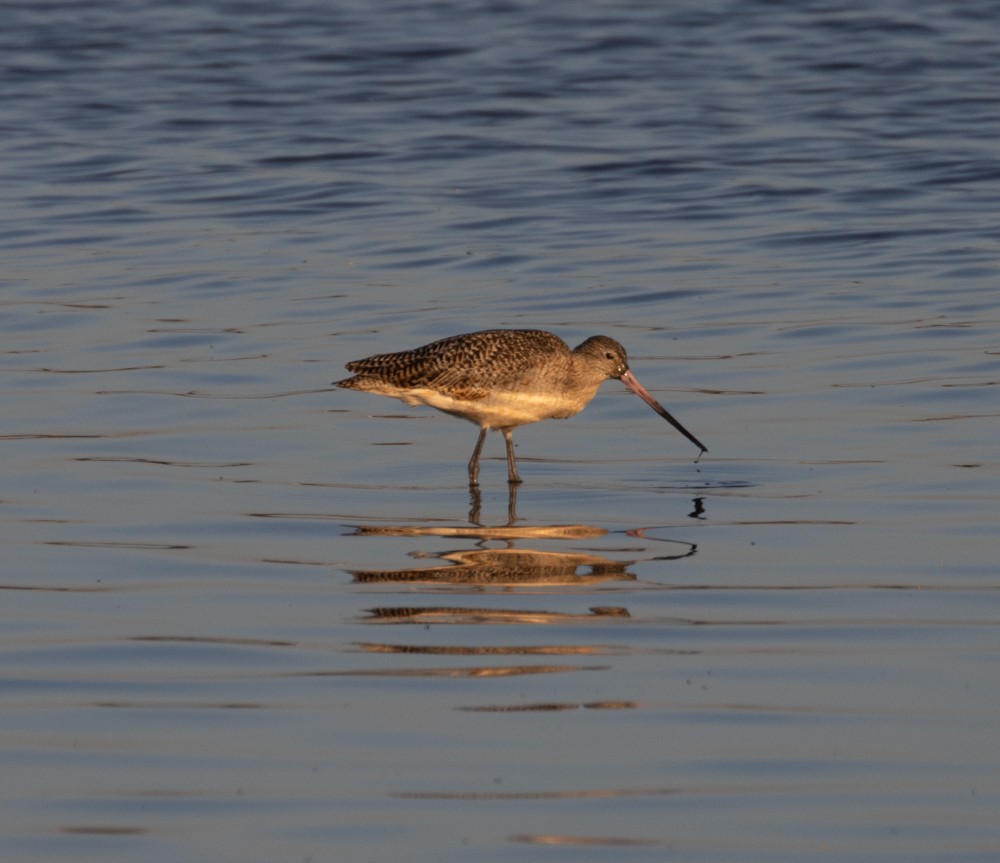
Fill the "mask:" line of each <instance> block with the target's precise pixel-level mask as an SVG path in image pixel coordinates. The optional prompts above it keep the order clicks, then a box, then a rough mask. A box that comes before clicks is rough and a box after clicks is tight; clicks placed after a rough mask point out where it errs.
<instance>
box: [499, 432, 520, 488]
mask: <svg viewBox="0 0 1000 863" xmlns="http://www.w3.org/2000/svg"><path fill="white" fill-rule="evenodd" d="M501 433H502V434H503V439H504V441H505V442H506V444H507V482H520V481H521V476H520V474H518V472H517V462H516V461H515V460H514V438H513V434H514V429H501Z"/></svg>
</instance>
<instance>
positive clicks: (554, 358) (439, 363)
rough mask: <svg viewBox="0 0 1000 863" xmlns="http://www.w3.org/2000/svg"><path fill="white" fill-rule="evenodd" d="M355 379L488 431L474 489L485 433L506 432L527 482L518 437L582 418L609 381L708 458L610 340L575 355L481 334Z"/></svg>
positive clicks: (526, 337)
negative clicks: (542, 425) (535, 427)
mask: <svg viewBox="0 0 1000 863" xmlns="http://www.w3.org/2000/svg"><path fill="white" fill-rule="evenodd" d="M347 369H348V371H351V372H354V377H351V378H346V379H345V380H342V381H335V382H334V383H335V384H336V385H337V386H339V387H344V388H345V389H354V390H363V391H365V392H371V393H376V394H378V395H384V396H390V397H392V398H398V399H401V400H402V401H404V402H405V403H406V404H409V405H420V404H425V405H429V406H431V407H434V408H437V409H438V410H440V411H444V412H445V413H449V414H452V415H453V416H458V417H461V418H463V419H466V420H468V421H469V422H472V423H475V424H476V425H478V426H479V427H480V429H481V432H480V435H479V440H478V442H477V444H476V449H475V451H474V452H473V454H472V459H471V460H470V461H469V481H470V483H471V484H473V485H475V484H476V483H477V481H478V474H479V454H480V451H481V450H482V445H483V441H484V439H485V437H486V432H487V431H488V430H490V429H497V430H499V431H500V432H501V433H502V434H503V436H504V439H505V441H506V444H507V468H508V480H509V481H510V482H520V477H519V476H518V473H517V466H516V462H515V459H514V447H513V441H512V439H511V433H512V431H513V430H514V429H515V428H517V427H518V426H522V425H526V424H527V423H533V422H538V421H539V420H544V419H561V418H565V417H570V416H573V415H574V414H576V413H579V412H580V411H581V410H583V408H585V407H586V406H587V404H589V402H590V400H591V399H592V398H593V397H594V395H595V393H596V392H597V389H598V387H599V386H600V385H601V384H602V383H603V382H604V381H606V380H608V379H609V378H619V379H621V380H622V381H623V382H624V383H625V384H626V386H628V387H629V389H632V390H633V391H634V392H636V393H638V394H639V395H640V396H641V397H642V398H643V399H644V400H645V401H646V402H647V403H649V404H650V405H651V406H652V407H653V408H654V410H656V411H657V412H658V413H660V414H661V415H662V416H663V417H664V418H665V419H667V420H668V421H669V422H670V423H671V424H673V425H674V426H675V427H676V428H677V429H679V430H680V431H681V432H682V433H683V434H684V435H685V436H686V437H688V438H689V439H690V440H691V441H692V442H694V443H695V444H696V445H697V446H698V447H700V448H701V449H702V451H704V450H705V447H704V446H702V444H700V443H699V442H698V441H697V439H695V438H694V437H692V436H691V434H690V433H689V432H687V431H686V430H685V429H684V428H683V427H682V426H681V425H680V424H679V423H678V422H677V421H676V420H675V419H673V417H671V416H670V415H669V414H668V413H667V412H666V411H665V410H664V409H663V408H662V406H660V405H659V404H658V403H657V402H656V401H655V400H653V399H652V397H651V396H650V395H649V393H647V392H646V391H645V390H644V389H643V388H642V387H641V386H640V385H639V383H638V381H636V380H635V378H634V377H633V376H632V373H631V372H630V371H629V368H628V357H627V356H626V354H625V349H624V348H623V347H622V346H621V345H620V344H618V342H616V341H615V340H614V339H611V338H608V337H607V336H591V337H590V338H589V339H587V340H586V341H584V342H583V343H582V344H580V345H578V346H577V347H576V348H574V349H573V350H572V351H571V350H570V349H569V347H568V346H567V345H566V343H565V342H564V341H563V340H562V339H560V338H559V337H558V336H555V335H553V334H552V333H548V332H545V331H543V330H482V331H480V332H475V333H466V334H464V335H459V336H451V337H450V338H446V339H441V340H440V341H437V342H432V343H431V344H428V345H424V346H423V347H419V348H414V349H413V350H409V351H400V352H398V353H392V354H376V355H375V356H371V357H366V358H365V359H362V360H355V361H354V362H350V363H348V364H347Z"/></svg>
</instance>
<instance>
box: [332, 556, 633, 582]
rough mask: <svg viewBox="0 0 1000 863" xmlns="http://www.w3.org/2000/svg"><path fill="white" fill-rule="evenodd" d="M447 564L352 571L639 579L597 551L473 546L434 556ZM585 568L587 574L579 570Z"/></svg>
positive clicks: (452, 577)
mask: <svg viewBox="0 0 1000 863" xmlns="http://www.w3.org/2000/svg"><path fill="white" fill-rule="evenodd" d="M435 556H436V557H438V558H440V559H441V560H446V561H450V563H449V564H448V565H446V566H432V567H424V568H420V569H395V570H361V571H355V572H352V573H351V574H352V575H353V576H354V580H355V581H356V582H360V583H366V584H367V583H372V582H396V583H401V582H407V583H410V584H412V583H421V584H480V585H495V586H503V585H535V586H551V585H589V584H597V583H598V582H602V581H616V580H617V581H635V576H634V575H632V574H631V573H629V572H626V571H625V570H626V568H627V567H628V566H629V565H631V563H632V561H615V560H609V559H608V558H606V557H599V556H597V555H593V554H571V553H567V552H559V551H523V550H521V549H515V548H488V549H471V550H464V551H449V552H444V553H442V554H438V555H435ZM581 568H585V569H587V570H588V571H587V572H580V571H579V570H580V569H581Z"/></svg>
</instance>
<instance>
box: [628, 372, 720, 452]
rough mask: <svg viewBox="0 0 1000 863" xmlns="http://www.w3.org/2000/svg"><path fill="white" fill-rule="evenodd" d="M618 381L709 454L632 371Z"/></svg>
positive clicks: (703, 445)
mask: <svg viewBox="0 0 1000 863" xmlns="http://www.w3.org/2000/svg"><path fill="white" fill-rule="evenodd" d="M618 380H620V381H621V382H622V383H623V384H625V386H627V387H628V388H629V389H630V390H632V392H634V393H635V394H636V395H637V396H639V398H641V399H642V400H643V401H644V402H645V403H646V404H647V405H649V406H650V407H651V408H652V409H653V410H654V411H656V412H657V413H658V414H659V415H660V416H661V417H663V418H664V419H665V420H666V421H667V422H668V423H670V425H672V426H673V427H674V428H675V429H677V431H679V432H680V433H681V434H682V435H684V437H686V438H687V439H688V440H689V441H691V443H693V444H694V445H695V446H696V447H698V449H700V450H701V451H702V452H708V447H707V446H705V444H703V443H702V442H701V441H700V440H698V438H696V437H695V436H694V435H693V434H691V432H689V431H688V430H687V429H686V428H684V426H682V425H681V424H680V423H679V422H677V420H675V419H674V418H673V417H672V416H671V415H670V413H669V412H668V411H667V409H666V408H665V407H664V406H663V405H661V404H660V403H659V402H658V401H657V400H656V399H654V398H653V397H652V396H651V395H650V394H649V391H648V390H647V389H646V388H645V387H644V386H643V385H642V384H640V383H639V382H638V381H637V380H636V379H635V375H633V374H632V372H631V370H629V369H626V370H625V374H623V375H622V376H621V377H620V378H619V379H618ZM699 458H700V456H699Z"/></svg>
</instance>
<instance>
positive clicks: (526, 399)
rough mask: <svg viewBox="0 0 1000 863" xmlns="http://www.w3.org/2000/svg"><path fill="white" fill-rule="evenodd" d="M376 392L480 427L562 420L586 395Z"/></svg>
mask: <svg viewBox="0 0 1000 863" xmlns="http://www.w3.org/2000/svg"><path fill="white" fill-rule="evenodd" d="M379 395H386V396H391V397H393V398H398V399H400V400H401V401H403V402H405V403H406V404H408V405H414V406H415V405H428V406H430V407H432V408H437V409H438V410H439V411H444V412H445V413H448V414H452V415H453V416H457V417H461V418H462V419H466V420H468V421H469V422H471V423H475V424H476V425H478V426H480V427H481V428H488V429H498V428H513V427H515V426H521V425H527V424H528V423H534V422H538V421H539V420H545V419H564V418H566V417H571V416H573V415H574V414H577V413H579V412H580V411H581V410H583V408H584V407H585V406H586V404H587V402H589V401H590V398H592V397H593V393H590V396H589V397H588V398H585V399H583V398H577V399H568V398H565V397H564V396H561V395H559V394H553V393H531V392H528V393H525V392H503V391H500V392H494V393H490V395H488V396H486V397H485V398H482V399H475V400H468V399H458V398H454V397H452V396H448V395H444V394H442V393H439V392H437V391H436V390H431V389H398V388H396V387H386V388H385V389H380V390H379Z"/></svg>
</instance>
